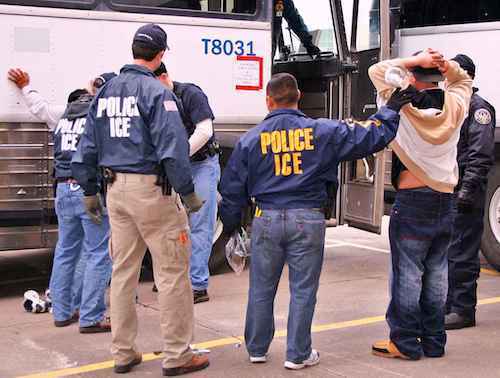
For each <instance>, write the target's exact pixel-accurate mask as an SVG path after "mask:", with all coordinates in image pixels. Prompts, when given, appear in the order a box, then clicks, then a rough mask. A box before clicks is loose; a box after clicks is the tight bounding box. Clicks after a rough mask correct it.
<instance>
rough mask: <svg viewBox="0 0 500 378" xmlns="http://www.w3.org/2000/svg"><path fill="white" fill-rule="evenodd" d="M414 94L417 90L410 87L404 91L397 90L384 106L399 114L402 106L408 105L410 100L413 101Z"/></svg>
mask: <svg viewBox="0 0 500 378" xmlns="http://www.w3.org/2000/svg"><path fill="white" fill-rule="evenodd" d="M416 94H417V90H416V89H415V88H414V87H412V86H411V85H410V86H409V87H408V88H406V89H401V88H398V89H396V90H395V91H394V93H393V94H392V96H391V97H390V98H389V101H387V104H386V106H387V107H388V108H389V109H392V110H394V111H395V112H399V111H400V110H401V108H402V107H403V106H405V105H406V104H409V103H410V102H411V100H413V98H414V97H415V95H416Z"/></svg>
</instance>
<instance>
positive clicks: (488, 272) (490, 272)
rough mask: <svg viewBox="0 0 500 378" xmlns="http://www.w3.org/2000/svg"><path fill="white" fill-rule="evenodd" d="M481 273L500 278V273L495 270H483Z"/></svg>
mask: <svg viewBox="0 0 500 378" xmlns="http://www.w3.org/2000/svg"><path fill="white" fill-rule="evenodd" d="M481 273H484V274H487V275H488V276H497V277H498V276H500V273H499V272H497V271H496V270H493V269H486V268H481Z"/></svg>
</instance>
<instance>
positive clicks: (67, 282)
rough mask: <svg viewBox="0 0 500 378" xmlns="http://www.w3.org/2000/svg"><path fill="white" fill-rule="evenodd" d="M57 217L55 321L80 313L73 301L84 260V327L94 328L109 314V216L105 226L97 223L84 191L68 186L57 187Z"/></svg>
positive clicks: (52, 282)
mask: <svg viewBox="0 0 500 378" xmlns="http://www.w3.org/2000/svg"><path fill="white" fill-rule="evenodd" d="M56 214H57V220H58V223H59V240H58V241H57V246H56V250H55V253H54V263H53V266H52V276H51V278H50V293H51V296H52V306H53V315H54V319H55V320H57V321H64V320H67V319H69V318H71V316H72V315H73V312H74V311H75V310H76V309H75V308H74V307H73V298H72V297H73V295H74V293H75V291H78V290H77V289H76V288H75V281H74V278H75V271H76V269H77V266H78V264H79V261H84V263H85V270H84V273H83V284H82V289H81V304H80V326H81V327H88V326H92V325H94V324H96V323H97V322H99V321H101V320H103V318H104V315H105V312H106V303H105V292H106V287H107V286H108V283H109V280H110V277H111V259H110V257H109V254H108V240H109V220H108V217H107V216H105V217H104V218H103V223H102V224H101V225H96V224H94V223H93V222H92V221H91V220H90V218H89V216H88V215H87V214H86V213H85V207H84V204H83V191H82V189H81V188H80V187H79V186H77V185H70V184H65V183H62V184H58V185H57V197H56ZM82 255H83V256H82Z"/></svg>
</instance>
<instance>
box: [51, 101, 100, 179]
mask: <svg viewBox="0 0 500 378" xmlns="http://www.w3.org/2000/svg"><path fill="white" fill-rule="evenodd" d="M92 98H93V97H92V96H90V95H83V96H80V97H79V98H78V99H77V100H76V101H73V102H71V103H69V104H68V106H67V107H66V110H65V111H64V114H63V115H62V117H61V119H60V120H59V122H58V123H57V127H56V129H55V130H54V169H55V177H56V179H64V178H70V177H72V175H73V174H72V172H71V159H72V158H73V155H74V153H75V151H76V146H77V145H78V140H79V139H80V135H81V134H82V133H83V131H84V130H85V122H86V119H87V113H88V111H89V107H90V104H91V103H92Z"/></svg>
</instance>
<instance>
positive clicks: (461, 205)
mask: <svg viewBox="0 0 500 378" xmlns="http://www.w3.org/2000/svg"><path fill="white" fill-rule="evenodd" d="M471 189H472V188H469V187H467V186H463V187H462V188H461V189H460V190H459V191H458V193H457V200H456V201H457V211H458V212H459V213H463V214H468V213H472V212H473V210H474V191H473V190H471Z"/></svg>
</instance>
